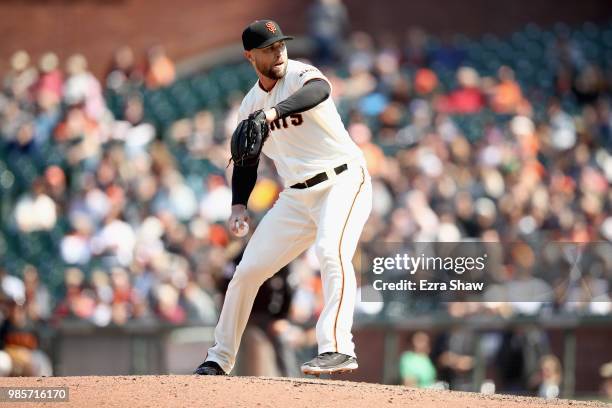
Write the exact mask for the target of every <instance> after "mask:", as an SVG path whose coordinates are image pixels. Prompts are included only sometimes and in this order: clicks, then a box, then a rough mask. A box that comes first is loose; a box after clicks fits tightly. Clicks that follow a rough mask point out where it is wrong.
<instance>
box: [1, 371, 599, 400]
mask: <svg viewBox="0 0 612 408" xmlns="http://www.w3.org/2000/svg"><path fill="white" fill-rule="evenodd" d="M0 386H1V387H60V386H62V387H68V389H69V402H54V403H46V404H39V403H37V404H36V406H49V407H52V408H60V407H128V408H137V407H206V408H212V407H258V408H264V407H270V408H277V407H308V408H323V407H351V408H354V407H366V408H382V407H385V406H400V407H417V408H429V407H442V408H451V407H452V408H455V407H470V408H474V407H491V408H492V407H495V408H497V407H502V408H503V407H514V408H526V407H527V408H529V407H572V408H574V407H603V406H605V404H603V403H596V402H588V403H587V402H582V401H569V400H556V401H545V400H541V399H537V398H526V397H515V396H509V395H492V396H486V395H481V394H473V393H465V392H454V391H432V390H417V389H413V388H406V387H401V386H395V385H380V384H369V383H358V382H349V381H333V380H317V379H299V378H258V377H196V376H188V375H184V376H180V375H168V376H153V375H151V376H127V377H49V378H2V379H0ZM7 404H10V405H11V406H17V405H16V404H15V403H14V402H9V403H2V402H0V407H2V406H8V405H7ZM31 404H32V403H25V404H24V406H31Z"/></svg>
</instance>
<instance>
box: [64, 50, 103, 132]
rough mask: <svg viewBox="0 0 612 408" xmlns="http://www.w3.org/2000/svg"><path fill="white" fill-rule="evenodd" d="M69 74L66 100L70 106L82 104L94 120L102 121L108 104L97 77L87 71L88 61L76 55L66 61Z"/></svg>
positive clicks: (86, 112)
mask: <svg viewBox="0 0 612 408" xmlns="http://www.w3.org/2000/svg"><path fill="white" fill-rule="evenodd" d="M66 72H67V74H68V76H67V78H66V82H65V83H64V100H65V102H66V103H67V104H68V105H71V106H72V105H79V104H82V105H83V108H84V113H85V114H86V115H87V117H89V118H91V119H93V120H100V119H102V116H103V115H104V114H105V113H106V102H105V101H104V97H103V96H102V87H101V86H100V83H99V82H98V80H97V79H96V77H95V76H94V75H93V74H92V73H91V72H89V70H88V69H87V59H86V58H85V56H83V55H81V54H74V55H72V56H70V57H69V58H68V59H67V60H66Z"/></svg>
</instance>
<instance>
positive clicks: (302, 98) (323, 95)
mask: <svg viewBox="0 0 612 408" xmlns="http://www.w3.org/2000/svg"><path fill="white" fill-rule="evenodd" d="M330 93H331V87H330V86H329V83H328V82H327V81H326V80H324V79H322V78H315V79H311V80H310V81H308V82H306V83H305V84H304V86H302V87H301V88H300V89H298V90H297V91H295V93H294V94H293V95H291V96H290V97H288V98H287V99H285V100H284V101H282V102H280V103H279V104H278V105H276V106H275V107H274V109H276V112H277V113H278V117H279V118H281V119H282V118H284V117H286V116H289V115H292V114H294V113H301V112H305V111H307V110H309V109H312V108H314V107H315V106H317V105H318V104H320V103H321V102H323V101H324V100H326V99H327V98H328V97H329V94H330Z"/></svg>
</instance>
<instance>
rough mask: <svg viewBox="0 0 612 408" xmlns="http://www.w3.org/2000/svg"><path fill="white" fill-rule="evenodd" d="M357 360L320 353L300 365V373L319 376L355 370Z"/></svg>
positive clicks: (344, 355) (345, 356)
mask: <svg viewBox="0 0 612 408" xmlns="http://www.w3.org/2000/svg"><path fill="white" fill-rule="evenodd" d="M358 367H359V366H358V365H357V359H356V358H355V357H352V356H348V355H346V354H342V353H334V352H327V353H321V354H319V355H318V356H316V357H315V358H313V359H312V360H310V361H308V362H306V363H304V364H302V373H304V374H310V375H316V376H319V375H321V374H335V373H343V372H346V371H353V370H355V369H357V368H358Z"/></svg>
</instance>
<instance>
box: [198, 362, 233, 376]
mask: <svg viewBox="0 0 612 408" xmlns="http://www.w3.org/2000/svg"><path fill="white" fill-rule="evenodd" d="M193 373H194V374H197V375H227V373H226V372H225V371H223V369H222V368H221V367H220V366H219V364H217V363H215V362H214V361H205V362H203V363H202V364H200V365H199V366H198V368H196V369H195V371H194V372H193Z"/></svg>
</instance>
